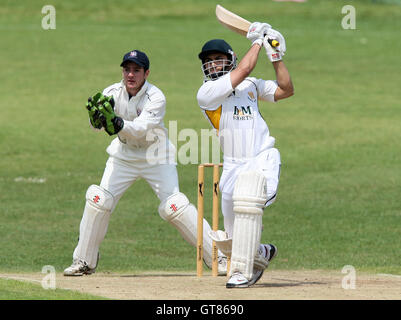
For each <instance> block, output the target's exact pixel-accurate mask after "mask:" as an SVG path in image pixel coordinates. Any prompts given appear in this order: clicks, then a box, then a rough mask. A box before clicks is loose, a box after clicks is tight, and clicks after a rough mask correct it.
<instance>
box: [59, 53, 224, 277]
mask: <svg viewBox="0 0 401 320" xmlns="http://www.w3.org/2000/svg"><path fill="white" fill-rule="evenodd" d="M120 66H121V67H122V78H123V79H122V81H121V82H118V83H115V84H113V85H111V86H109V87H107V88H106V89H104V90H103V92H102V93H97V94H95V95H94V96H92V97H90V98H89V99H88V103H87V104H86V108H87V110H88V113H89V120H90V125H91V126H92V127H93V128H94V129H95V130H98V131H105V132H106V133H107V134H109V135H110V136H115V139H114V140H112V142H111V143H110V145H109V146H108V147H107V153H108V154H109V158H108V160H107V163H106V167H105V169H104V173H103V177H102V179H101V181H100V184H99V185H95V184H94V185H91V186H90V187H89V188H88V190H87V192H86V204H85V208H84V211H83V216H82V220H81V223H80V227H79V240H78V244H77V246H76V248H75V250H74V252H73V263H72V265H71V266H70V267H68V268H66V269H65V270H64V275H65V276H81V275H84V274H91V273H94V272H95V269H96V267H97V264H98V260H99V247H100V245H101V243H102V241H103V239H104V237H105V235H106V232H107V227H108V225H109V220H110V216H111V214H112V212H113V211H114V209H115V207H116V205H117V203H118V201H119V200H120V198H121V197H122V195H123V194H124V193H125V191H126V190H127V189H128V188H129V187H130V186H131V185H132V184H133V182H135V181H136V180H137V179H139V178H142V179H145V180H146V181H147V182H148V183H149V185H150V186H151V187H152V189H153V191H154V192H155V194H156V195H157V197H158V199H159V200H160V205H159V208H158V212H159V215H160V217H161V218H162V219H164V220H165V221H167V222H169V223H170V224H171V225H172V226H173V227H175V228H176V229H177V230H178V232H179V233H180V234H181V235H182V237H183V238H184V239H185V240H186V241H187V242H188V243H189V244H191V245H192V246H194V247H196V242H197V210H196V208H195V206H194V205H193V204H191V203H190V202H189V200H188V198H187V197H186V196H185V194H183V193H182V192H180V190H179V184H178V175H177V169H176V163H175V161H174V159H175V147H174V145H173V144H172V143H171V142H170V140H169V139H168V134H167V129H166V128H165V126H164V122H163V118H164V115H165V112H166V98H165V96H164V94H163V93H162V91H161V90H160V89H158V88H157V87H156V86H154V85H153V84H151V83H149V82H148V81H147V78H148V76H149V73H150V69H149V66H150V63H149V59H148V57H147V55H146V54H145V53H144V52H142V51H140V50H132V51H130V52H128V53H127V54H125V55H124V57H123V60H122V62H121V65H120ZM155 143H159V145H160V146H161V147H160V148H158V152H148V151H149V148H150V147H151V146H154V145H155ZM133 201H135V199H133ZM203 224H204V236H203V237H204V244H203V245H204V246H205V255H204V260H205V263H206V264H207V265H208V266H209V267H211V265H212V240H211V238H210V235H209V231H210V230H211V228H210V225H209V224H208V222H207V221H206V220H204V221H203ZM224 258H225V257H222V256H220V257H219V274H226V269H227V267H226V259H224Z"/></svg>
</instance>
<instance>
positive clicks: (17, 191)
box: [0, 0, 401, 298]
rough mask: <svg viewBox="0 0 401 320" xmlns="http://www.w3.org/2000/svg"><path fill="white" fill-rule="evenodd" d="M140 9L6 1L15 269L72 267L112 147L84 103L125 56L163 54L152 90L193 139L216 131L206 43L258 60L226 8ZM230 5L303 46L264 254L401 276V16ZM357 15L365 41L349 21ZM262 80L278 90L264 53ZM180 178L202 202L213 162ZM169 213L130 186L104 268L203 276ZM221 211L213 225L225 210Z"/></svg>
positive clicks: (2, 205) (3, 199) (277, 119)
mask: <svg viewBox="0 0 401 320" xmlns="http://www.w3.org/2000/svg"><path fill="white" fill-rule="evenodd" d="M134 2H135V5H133V1H131V0H119V1H113V2H111V1H94V0H93V1H92V0H91V1H85V2H82V1H77V0H73V1H61V0H57V1H47V0H35V1H29V2H28V1H24V2H22V1H11V0H7V1H2V5H1V6H0V15H1V17H2V19H1V22H0V36H1V46H2V50H0V70H1V73H2V81H1V86H0V97H1V116H0V190H1V192H0V272H3V273H7V272H13V273H15V272H40V270H41V268H42V267H43V266H44V265H53V266H54V267H55V268H56V270H57V272H61V271H62V270H63V269H64V268H65V267H67V266H68V265H69V264H70V263H71V259H72V251H73V249H74V247H75V245H76V242H77V237H78V228H79V222H80V220H81V217H82V211H83V207H84V201H85V192H86V190H87V188H88V186H89V185H91V184H99V182H100V179H101V176H102V173H103V169H104V165H105V162H106V160H107V154H106V152H105V148H106V147H107V145H108V144H109V143H110V141H111V138H110V137H108V136H107V135H106V134H104V133H98V132H94V131H92V130H91V129H90V128H89V126H88V118H87V112H86V110H85V108H84V105H85V102H86V100H87V98H88V96H90V95H92V94H94V93H95V92H97V91H100V90H103V89H104V88H105V87H106V86H108V85H110V84H112V83H114V82H118V81H119V80H120V79H121V71H120V67H119V64H120V62H121V61H120V60H121V58H122V56H123V54H124V53H125V52H127V51H129V50H131V49H134V48H136V49H140V50H143V51H145V52H147V53H148V55H149V58H150V64H151V67H150V69H151V73H150V76H149V81H150V82H151V83H153V84H155V85H156V86H158V87H159V88H160V89H162V90H163V92H164V94H165V95H166V98H167V114H166V118H165V123H166V126H167V127H168V125H169V121H178V122H177V123H178V130H182V129H185V128H192V129H194V130H196V131H197V132H198V133H200V130H201V129H209V124H208V123H207V121H206V120H205V119H204V118H203V116H202V114H201V112H200V110H199V108H198V106H197V102H196V92H197V90H198V88H199V86H200V85H201V83H202V74H201V69H200V61H199V60H198V58H197V54H198V52H199V51H200V49H201V47H202V45H203V43H204V42H206V41H207V40H209V39H212V38H224V39H226V40H227V41H228V42H229V43H230V44H231V45H232V47H233V48H234V51H235V52H236V53H237V55H238V56H239V59H241V57H242V56H243V55H244V54H245V52H246V50H247V49H248V48H249V41H248V40H247V39H246V38H244V37H241V36H239V35H238V34H235V33H233V32H231V31H229V30H228V29H225V28H223V27H222V26H221V25H220V24H219V23H218V21H217V20H216V18H215V15H214V9H215V6H216V4H217V3H216V2H215V1H211V0H205V1H192V0H190V1H184V0H177V1H173V0H169V1H166V0H147V1H144V0H139V1H134ZM48 4H52V5H53V6H54V7H55V9H56V29H55V30H43V29H42V25H41V22H42V18H43V17H44V14H42V12H41V9H42V7H43V6H45V5H48ZM219 4H221V5H223V6H224V7H226V8H227V9H229V10H232V11H234V12H236V13H238V14H240V15H241V16H243V17H244V18H246V19H248V20H252V21H262V22H265V21H266V22H269V23H270V24H271V25H272V26H273V27H274V28H276V29H278V30H280V31H281V32H282V34H283V35H284V36H285V38H286V42H287V53H286V55H285V57H284V61H285V63H286V65H287V67H288V69H289V71H290V74H291V76H292V79H293V83H294V87H295V95H294V96H293V97H291V98H289V99H287V100H285V101H281V102H279V103H277V104H275V105H273V104H268V103H261V105H260V107H261V110H262V114H263V116H264V118H265V119H266V121H267V123H268V125H269V128H270V131H271V135H272V136H274V137H275V138H276V147H277V148H278V149H279V150H280V152H281V157H282V163H283V165H282V173H281V179H280V185H279V192H278V199H277V201H276V202H275V203H274V204H273V205H272V206H271V207H269V208H268V209H267V210H266V211H265V214H264V216H263V222H264V232H263V234H262V242H273V243H275V244H277V246H278V247H279V250H280V254H279V257H278V259H277V260H276V261H275V263H274V264H273V265H272V266H271V267H272V268H276V269H302V268H305V269H335V270H341V268H342V267H343V266H344V265H352V266H354V267H355V268H356V269H357V270H363V271H369V272H385V273H395V274H401V264H400V262H401V250H400V249H401V248H400V241H399V239H400V234H401V224H400V218H401V197H400V190H401V170H400V158H401V153H400V150H401V149H400V146H399V139H400V136H401V121H400V119H401V117H400V98H401V97H400V88H399V86H400V74H399V70H398V69H399V61H400V56H399V52H401V44H400V43H401V42H400V30H401V6H400V5H399V4H398V2H397V1H393V2H391V1H388V3H383V2H379V1H376V2H373V1H362V0H360V1H352V2H350V1H323V0H322V1H319V0H308V1H307V2H306V3H292V2H273V1H263V2H262V1H257V0H246V1H239V0H236V1H228V0H222V1H220V2H219ZM349 4H351V5H353V6H354V7H355V9H356V29H355V30H345V29H343V28H342V24H341V22H342V20H343V18H344V16H345V15H344V14H343V13H342V12H341V9H342V7H343V6H344V5H349ZM253 76H256V77H260V78H265V79H272V78H274V72H273V68H272V67H271V65H270V63H269V62H268V60H267V57H266V56H265V55H264V52H263V51H262V52H261V54H260V59H259V62H258V65H257V67H256V69H255V70H254V72H253ZM184 143H185V142H184V141H179V142H178V146H177V147H178V148H180V146H182V145H183V144H184ZM178 173H179V178H180V188H181V190H182V191H183V192H184V193H185V194H186V195H187V196H188V197H189V199H190V200H191V201H192V202H193V203H195V204H196V177H197V176H196V174H197V165H196V164H188V165H183V164H179V165H178ZM210 177H211V173H210ZM157 208H158V200H157V198H156V196H155V195H154V194H153V192H152V190H151V189H150V187H149V186H148V185H147V184H146V183H145V182H144V181H138V182H137V183H135V184H134V186H132V187H131V189H129V190H128V192H127V193H126V194H125V195H124V197H123V198H122V199H121V201H120V202H119V204H118V206H117V208H116V210H115V212H114V213H113V215H112V218H111V221H110V225H109V231H108V233H107V235H106V238H105V241H104V242H103V244H102V246H101V260H100V264H99V267H98V271H99V272H105V271H112V272H128V271H129V272H141V271H149V270H159V271H160V270H166V271H189V270H195V268H196V258H195V257H196V251H195V249H194V248H192V247H190V246H189V245H187V243H186V242H185V241H184V240H182V239H181V237H180V235H179V234H178V232H176V230H175V229H174V228H173V227H171V226H169V225H168V224H167V223H166V222H164V221H162V220H161V218H160V217H159V214H158V212H157ZM206 209H207V211H206V212H208V213H207V217H210V215H209V212H210V209H211V204H210V203H209V204H206ZM208 215H209V216H208ZM220 225H221V226H222V219H221V223H220ZM7 288H8V286H7ZM11 291H12V290H11V289H10V292H11ZM10 297H13V295H12V294H11V293H10ZM33 297H36V296H35V295H33ZM0 298H4V296H0Z"/></svg>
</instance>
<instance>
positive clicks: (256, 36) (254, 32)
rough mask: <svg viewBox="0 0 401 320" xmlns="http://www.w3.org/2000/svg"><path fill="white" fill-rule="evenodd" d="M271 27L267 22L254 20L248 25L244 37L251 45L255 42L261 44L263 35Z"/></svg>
mask: <svg viewBox="0 0 401 320" xmlns="http://www.w3.org/2000/svg"><path fill="white" fill-rule="evenodd" d="M270 28H271V25H270V24H268V23H261V22H254V23H252V24H251V25H250V26H249V29H248V33H247V35H246V37H247V38H248V39H249V40H250V41H251V42H252V46H253V45H254V44H255V43H257V44H258V45H260V46H262V44H263V37H264V35H265V34H266V33H267V32H268V30H269V29H270Z"/></svg>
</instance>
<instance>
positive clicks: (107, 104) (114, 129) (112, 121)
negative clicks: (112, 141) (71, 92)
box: [96, 97, 124, 136]
mask: <svg viewBox="0 0 401 320" xmlns="http://www.w3.org/2000/svg"><path fill="white" fill-rule="evenodd" d="M96 108H97V110H98V111H99V113H100V115H99V120H100V122H101V124H102V126H103V128H104V130H105V131H106V132H107V133H108V134H109V135H110V136H112V135H113V134H117V133H119V132H120V131H121V129H122V128H123V127H124V120H123V119H122V118H120V117H117V115H116V114H115V113H114V99H113V97H105V99H104V100H102V99H100V101H99V102H98V104H97V106H96Z"/></svg>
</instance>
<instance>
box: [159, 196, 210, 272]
mask: <svg viewBox="0 0 401 320" xmlns="http://www.w3.org/2000/svg"><path fill="white" fill-rule="evenodd" d="M159 214H160V216H161V217H162V219H163V220H167V221H168V222H169V223H171V224H172V225H173V226H174V227H175V228H176V229H177V230H178V232H179V233H180V234H181V236H182V237H183V238H184V239H185V241H187V242H188V243H189V244H190V245H192V246H193V247H195V248H196V244H197V236H198V233H197V225H198V210H196V207H195V206H194V205H193V204H191V203H190V202H189V200H188V198H187V197H186V196H185V194H183V193H181V192H177V193H175V194H173V195H171V196H170V197H168V198H167V199H166V200H165V201H163V202H162V203H161V204H160V206H159ZM210 231H211V228H210V225H209V223H208V222H207V221H206V220H205V219H203V258H204V260H205V262H206V264H207V265H208V266H209V267H211V266H212V239H211V238H210V236H209V232H210Z"/></svg>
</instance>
